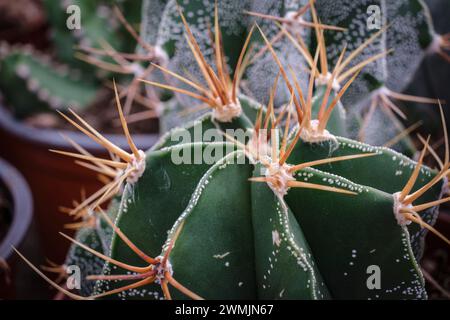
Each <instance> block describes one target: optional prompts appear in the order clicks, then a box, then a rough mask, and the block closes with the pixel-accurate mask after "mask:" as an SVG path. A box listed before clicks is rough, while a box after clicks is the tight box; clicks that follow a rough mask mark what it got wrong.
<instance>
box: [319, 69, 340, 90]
mask: <svg viewBox="0 0 450 320" xmlns="http://www.w3.org/2000/svg"><path fill="white" fill-rule="evenodd" d="M332 77H333V75H332V74H331V73H329V72H328V73H327V74H326V75H323V74H319V76H318V77H317V78H316V86H327V85H328V83H329V82H330V80H331V78H332ZM331 87H332V88H333V90H334V91H339V90H341V84H340V83H339V81H338V80H337V79H336V78H334V79H333V84H332V85H331Z"/></svg>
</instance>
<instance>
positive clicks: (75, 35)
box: [44, 0, 141, 73]
mask: <svg viewBox="0 0 450 320" xmlns="http://www.w3.org/2000/svg"><path fill="white" fill-rule="evenodd" d="M72 5H75V6H77V7H78V8H79V9H80V15H81V16H80V18H81V29H79V30H77V29H75V30H70V29H69V28H68V27H67V19H68V18H69V14H68V13H67V8H68V7H69V6H72ZM113 6H118V8H120V10H121V11H122V12H124V15H125V17H126V19H127V21H128V22H129V23H130V24H131V25H133V26H134V25H135V24H138V23H139V22H140V11H141V1H135V0H134V1H116V0H95V1H92V0H69V1H51V0H46V1H44V7H45V9H46V12H47V16H48V19H49V22H50V26H51V32H52V41H53V44H54V46H55V49H56V54H57V57H58V59H59V60H60V61H62V62H65V63H67V64H69V65H70V66H72V67H73V68H78V69H81V70H83V71H85V72H86V73H87V72H92V70H93V68H92V66H89V65H88V64H86V63H85V62H83V61H80V60H79V59H77V58H76V53H77V50H78V49H77V47H78V46H82V47H92V48H97V49H101V48H102V47H101V46H100V45H101V42H102V41H105V42H107V43H109V44H110V45H111V46H112V47H114V48H116V50H118V51H131V50H134V49H135V46H136V44H135V42H134V41H133V39H132V37H130V35H129V34H128V32H127V31H126V30H125V28H124V27H123V26H122V25H121V23H120V22H119V20H118V19H117V17H116V16H115V15H114V14H113Z"/></svg>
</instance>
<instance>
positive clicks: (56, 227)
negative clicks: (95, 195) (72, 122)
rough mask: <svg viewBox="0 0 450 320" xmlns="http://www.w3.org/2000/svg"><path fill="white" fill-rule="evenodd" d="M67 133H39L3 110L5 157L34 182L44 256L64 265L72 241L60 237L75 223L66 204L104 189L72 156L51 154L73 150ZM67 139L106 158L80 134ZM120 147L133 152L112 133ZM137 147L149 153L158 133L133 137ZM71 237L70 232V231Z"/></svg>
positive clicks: (1, 152) (0, 139) (0, 148)
mask: <svg viewBox="0 0 450 320" xmlns="http://www.w3.org/2000/svg"><path fill="white" fill-rule="evenodd" d="M60 133H61V131H59V130H52V129H36V128H32V127H29V126H26V125H24V124H22V123H21V122H19V121H16V120H15V119H14V118H13V117H12V115H11V114H10V112H9V111H8V110H7V109H5V108H3V107H1V106H0V156H1V157H3V158H5V159H7V160H8V161H9V162H11V163H13V164H14V165H15V166H16V167H17V169H19V170H20V171H21V172H22V174H23V175H24V177H25V179H26V180H27V181H28V183H29V185H30V188H31V191H32V194H33V198H34V208H35V211H34V212H35V216H36V220H37V223H38V231H39V234H40V240H41V243H42V246H43V254H44V255H45V256H46V257H48V258H49V259H51V260H52V261H54V262H56V263H63V262H64V258H65V255H66V252H67V250H68V248H69V243H68V241H66V240H65V239H63V238H62V237H60V236H59V234H58V232H61V231H64V227H63V226H64V224H67V223H70V222H72V220H71V219H70V218H69V217H68V216H67V215H65V214H62V213H61V212H60V211H59V208H60V207H61V206H63V207H73V204H72V202H73V200H80V191H81V189H82V188H84V189H85V191H86V192H87V194H90V193H92V192H94V191H95V190H98V188H99V187H100V186H101V184H100V182H99V181H98V180H97V177H96V175H95V174H94V173H93V172H91V171H89V170H86V169H84V168H82V167H80V166H78V165H76V164H75V163H74V160H73V159H71V158H69V157H64V156H59V155H56V154H54V153H51V152H49V151H48V150H49V149H57V150H68V151H73V148H72V147H71V146H70V144H69V143H68V142H66V141H65V140H64V139H63V138H62V137H61V135H60ZM62 133H63V134H64V135H66V136H68V137H70V138H71V139H72V140H74V141H76V142H77V143H78V144H79V145H81V146H82V147H84V148H85V149H86V150H88V151H89V152H91V153H92V154H93V155H95V156H103V157H106V156H107V154H106V153H105V151H104V149H103V147H101V146H99V145H97V144H96V143H95V142H93V141H92V140H90V139H89V138H88V137H86V136H84V135H83V134H81V133H78V132H72V131H67V132H66V131H63V132H62ZM106 138H108V139H109V140H110V141H111V142H113V143H114V144H116V145H117V146H119V147H121V148H123V149H124V150H127V149H128V144H127V142H126V139H125V138H124V137H123V136H121V135H106ZM133 139H134V141H135V143H136V145H137V146H138V147H139V148H140V149H142V150H147V149H149V148H151V146H152V145H153V144H154V143H155V142H156V141H157V139H158V136H157V135H156V134H148V135H133ZM68 234H70V232H68Z"/></svg>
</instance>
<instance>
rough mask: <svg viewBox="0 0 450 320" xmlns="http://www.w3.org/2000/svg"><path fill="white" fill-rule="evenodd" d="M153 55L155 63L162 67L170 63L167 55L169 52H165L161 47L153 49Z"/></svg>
mask: <svg viewBox="0 0 450 320" xmlns="http://www.w3.org/2000/svg"><path fill="white" fill-rule="evenodd" d="M153 55H154V59H155V61H156V62H157V63H158V64H159V65H161V66H163V67H164V66H167V63H168V62H169V56H168V55H167V52H166V51H164V50H163V48H161V47H160V46H155V47H154V48H153Z"/></svg>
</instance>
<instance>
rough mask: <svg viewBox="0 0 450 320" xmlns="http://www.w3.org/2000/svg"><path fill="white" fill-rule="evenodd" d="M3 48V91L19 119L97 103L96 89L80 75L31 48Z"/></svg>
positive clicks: (0, 72)
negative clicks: (67, 106)
mask: <svg viewBox="0 0 450 320" xmlns="http://www.w3.org/2000/svg"><path fill="white" fill-rule="evenodd" d="M3 46H4V47H3V52H2V56H1V58H0V59H1V62H0V89H1V91H2V93H3V95H4V97H5V100H6V102H7V103H8V104H9V105H11V106H12V107H13V111H14V113H15V115H16V116H17V117H19V118H22V117H26V116H29V115H31V114H33V113H37V112H45V111H49V110H55V109H63V108H65V106H66V105H71V106H72V107H73V108H75V109H77V110H80V109H82V108H84V107H86V106H88V105H89V104H91V103H92V102H93V101H94V99H95V97H96V88H95V85H94V84H93V83H92V82H89V81H83V79H82V74H81V73H80V72H79V71H76V70H72V69H70V68H69V67H68V66H67V65H62V64H57V63H55V62H54V61H52V59H51V58H50V57H49V56H47V55H44V54H41V53H38V52H36V51H35V50H33V49H32V48H30V47H16V46H15V47H11V48H9V47H8V46H7V45H6V44H3Z"/></svg>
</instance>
